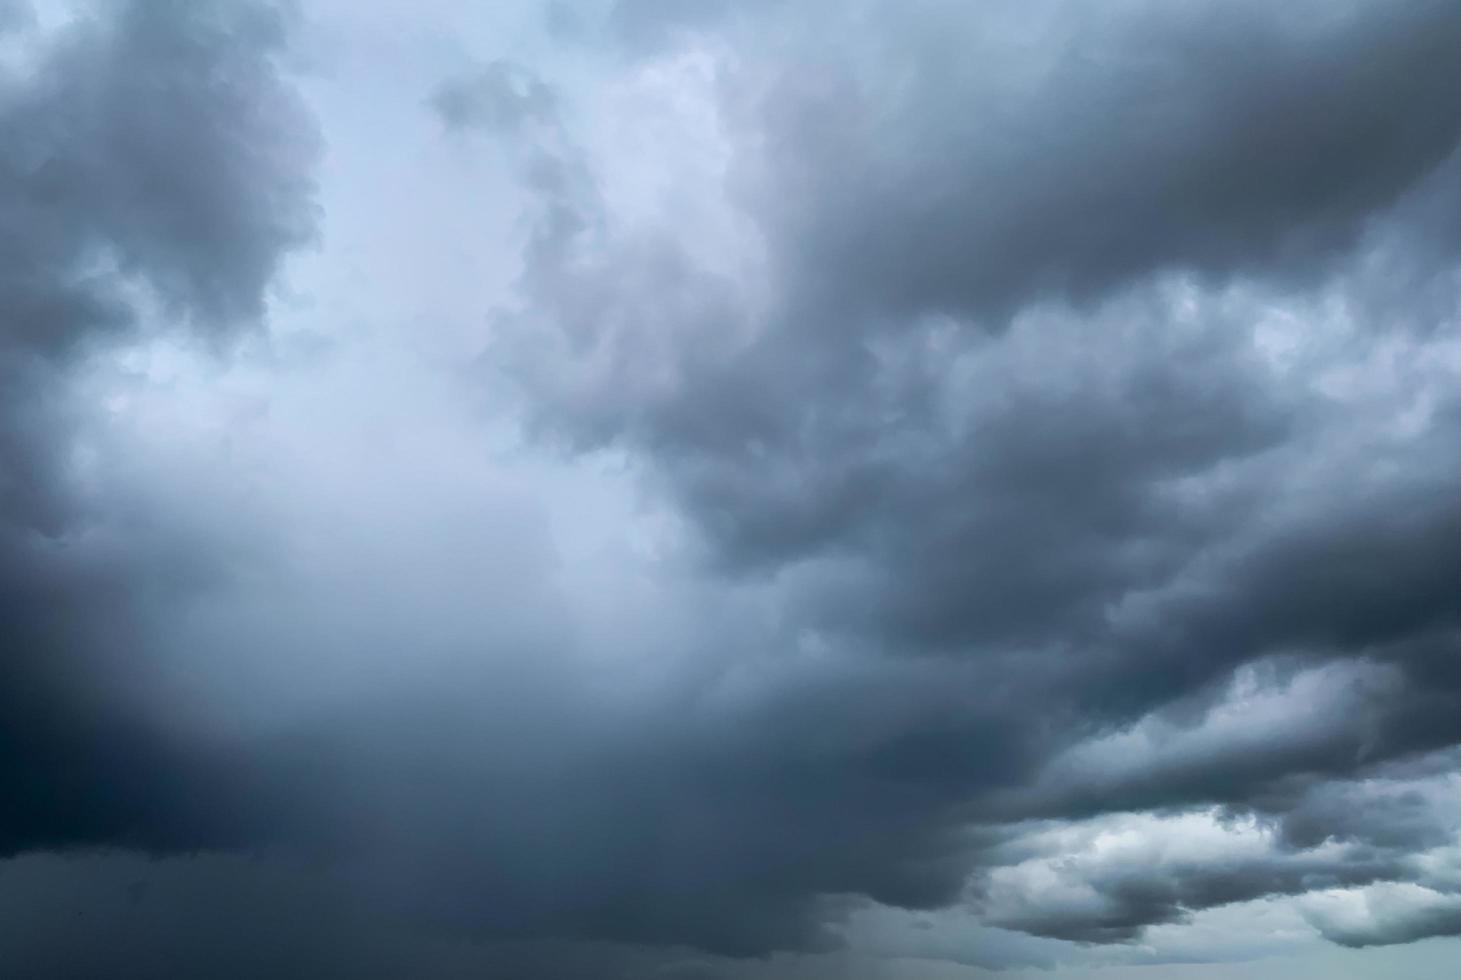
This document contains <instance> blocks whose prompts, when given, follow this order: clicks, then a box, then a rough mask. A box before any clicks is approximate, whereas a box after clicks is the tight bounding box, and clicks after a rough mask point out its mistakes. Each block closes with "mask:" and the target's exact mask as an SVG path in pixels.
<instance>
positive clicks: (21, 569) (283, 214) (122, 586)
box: [0, 2, 315, 852]
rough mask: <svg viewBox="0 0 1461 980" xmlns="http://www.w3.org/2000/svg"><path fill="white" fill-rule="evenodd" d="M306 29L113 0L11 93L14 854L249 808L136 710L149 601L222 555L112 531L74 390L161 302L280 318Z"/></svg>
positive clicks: (212, 324) (0, 97)
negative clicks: (299, 31) (299, 50)
mask: <svg viewBox="0 0 1461 980" xmlns="http://www.w3.org/2000/svg"><path fill="white" fill-rule="evenodd" d="M282 30H283V22H282V20H281V17H280V14H279V13H278V12H277V11H275V10H274V9H273V8H271V7H268V6H264V5H257V4H248V3H233V2H216V3H213V2H209V3H182V2H138V3H126V4H108V5H103V6H99V7H97V8H96V9H95V10H91V11H88V12H87V14H86V15H84V16H83V17H82V18H81V19H80V20H79V21H78V22H77V23H75V24H74V25H71V26H68V27H66V28H64V29H63V30H62V31H61V32H60V34H59V35H58V36H56V37H55V38H54V39H52V40H50V41H48V42H46V43H49V44H50V45H51V46H50V48H49V49H48V50H47V51H45V52H44V54H43V55H42V56H41V57H40V58H39V60H38V61H37V63H36V65H35V67H34V68H33V69H28V70H27V71H25V72H24V73H19V74H15V75H13V76H11V77H8V78H6V80H5V81H4V83H3V84H4V87H3V91H0V137H3V138H0V143H3V149H0V229H3V234H0V239H3V244H0V268H3V270H4V271H3V272H0V309H3V310H4V314H3V317H4V319H3V326H0V375H3V377H4V384H3V388H0V390H3V392H4V394H3V401H0V651H3V653H0V656H3V661H0V676H3V681H0V687H3V691H4V694H3V721H0V770H3V778H4V780H5V782H6V785H7V786H9V787H12V788H13V791H12V792H9V793H7V802H6V804H5V806H4V807H3V808H0V850H4V851H7V852H13V851H15V850H18V849H24V848H28V847H35V846H44V845H69V844H78V843H85V842H98V843H134V844H140V845H144V846H173V847H191V846H196V845H198V844H199V843H203V842H205V841H206V840H207V839H208V838H210V836H212V835H213V834H214V833H215V831H216V828H217V827H219V826H222V825H225V824H228V823H230V822H231V821H232V820H233V817H232V816H231V815H230V813H229V810H230V805H231V803H232V801H233V797H232V795H231V793H230V792H228V791H227V788H226V787H225V786H224V785H222V783H221V780H220V778H219V777H220V775H221V774H220V773H219V769H218V767H219V763H220V761H221V759H220V758H219V757H216V756H215V755H214V752H213V750H212V749H211V748H209V747H207V746H204V745H198V746H186V747H185V746H177V745H171V744H168V742H167V740H166V739H164V738H163V737H162V736H161V735H160V734H155V733H152V732H149V731H147V730H145V729H144V728H143V727H142V726H140V725H138V724H137V723H136V722H135V721H132V720H129V719H127V718H125V717H118V716H114V714H115V712H114V710H113V709H114V707H115V699H114V698H113V694H114V693H115V692H116V691H119V690H125V689H126V688H127V685H128V684H129V683H130V679H131V678H132V677H133V676H135V673H136V668H135V666H134V665H133V663H132V662H131V661H132V658H134V657H136V656H137V655H138V649H137V647H136V639H135V636H134V633H133V630H134V627H135V626H136V616H137V613H138V600H139V598H140V597H142V596H144V595H146V594H149V593H151V592H152V591H154V589H155V588H162V589H164V590H165V589H169V588H175V587H177V586H179V585H180V584H181V583H182V582H185V581H188V580H189V579H191V578H193V577H195V576H196V575H197V574H198V573H200V572H201V571H202V570H203V569H204V568H205V567H206V564H207V559H206V558H204V557H202V556H186V555H182V556H178V555H169V553H168V548H167V547H166V546H165V544H163V543H162V542H160V541H155V540H141V541H136V540H134V539H131V538H129V537H128V536H127V535H125V534H123V535H122V537H121V542H122V544H121V546H120V547H118V546H117V544H116V543H117V539H116V538H115V537H109V535H108V534H107V533H105V530H104V529H105V528H106V527H107V522H108V521H109V520H110V519H112V518H113V517H115V513H114V512H112V511H111V510H110V509H109V508H111V507H112V505H113V502H112V501H108V500H94V499H88V497H87V495H85V494H83V493H81V492H80V491H78V490H77V489H76V488H75V487H74V485H73V483H72V482H71V481H70V480H69V479H68V475H69V472H70V471H69V466H70V463H69V456H68V449H67V444H68V437H69V432H70V421H69V419H68V416H67V405H66V401H65V397H64V386H65V382H66V377H67V373H66V372H67V369H68V367H69V366H70V365H71V364H72V363H73V362H74V361H75V360H76V359H77V358H78V357H79V356H81V355H82V354H84V353H85V352H86V351H87V350H88V349H89V348H90V347H92V346H94V345H96V344H98V343H103V342H106V341H107V340H110V339H113V338H116V337H118V336H121V335H123V334H124V333H126V332H129V331H133V330H135V329H137V328H138V327H139V318H140V314H139V312H138V309H137V305H136V304H137V303H138V301H139V299H138V298H139V297H144V298H145V300H146V301H148V302H150V303H151V304H153V306H154V308H155V309H160V310H161V311H162V313H163V315H164V316H165V317H167V318H169V319H177V320H181V321H184V322H187V323H188V324H190V325H191V326H192V327H193V328H194V329H196V330H198V331H200V332H202V333H203V334H205V335H210V336H213V335H219V334H220V333H222V332H224V331H227V330H229V329H230V328H232V327H234V326H235V325H237V324H239V323H242V322H245V321H248V320H252V319H254V318H256V317H258V316H259V315H260V314H261V313H262V310H263V304H264V291H265V288H266V286H267V285H268V283H269V280H270V279H271V278H272V276H273V274H274V271H275V267H276V265H277V263H278V261H279V258H280V256H281V254H282V253H283V252H284V251H285V250H286V249H289V248H291V247H294V246H297V245H299V244H301V243H303V242H304V241H305V240H307V238H308V237H309V235H310V233H311V229H312V218H313V214H312V210H311V207H312V206H311V203H310V195H311V192H312V185H311V182H310V177H309V166H310V163H311V161H312V157H313V155H314V150H315V147H314V143H313V134H312V131H311V129H310V126H309V125H308V123H307V122H306V120H305V119H304V116H303V111H302V108H301V107H300V105H299V104H298V102H297V101H296V99H295V98H294V96H293V94H292V93H291V91H290V89H289V88H288V86H287V85H286V84H285V83H284V82H283V81H282V80H281V78H280V76H279V74H278V70H277V68H276V65H275V54H276V52H277V50H278V48H279V45H280V43H281V40H282ZM38 43H39V42H38ZM99 529H102V533H97V532H98V530H99ZM130 544H137V545H138V549H137V551H136V552H135V553H129V552H128V551H127V550H126V548H127V546H128V545H130ZM179 559H180V561H179Z"/></svg>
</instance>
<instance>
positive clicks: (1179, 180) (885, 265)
mask: <svg viewBox="0 0 1461 980" xmlns="http://www.w3.org/2000/svg"><path fill="white" fill-rule="evenodd" d="M871 9H872V11H873V13H871V14H870V15H869V19H870V20H871V21H872V22H873V25H874V29H878V28H881V29H882V30H884V31H886V33H887V34H888V35H889V36H890V37H891V41H888V42H884V43H882V44H880V45H872V46H871V48H870V50H871V53H870V54H865V55H863V57H861V58H851V59H847V60H845V61H843V60H838V59H836V58H835V56H834V58H833V59H832V60H831V65H830V67H828V68H826V69H825V70H823V71H821V72H817V71H814V70H813V69H811V68H807V69H803V68H800V67H796V68H791V69H788V70H778V69H773V75H772V77H771V79H770V80H769V81H768V82H766V83H765V85H766V87H765V89H764V92H763V93H762V94H760V96H759V102H757V103H756V106H755V108H754V109H753V110H752V111H753V112H754V113H755V114H756V119H757V124H758V125H759V127H760V128H761V129H762V132H761V134H760V135H761V136H762V137H763V138H764V139H765V140H766V146H767V149H766V154H767V157H768V159H767V160H766V161H765V165H766V168H767V170H766V171H765V180H766V184H765V186H764V187H763V188H760V190H761V192H762V193H764V194H765V195H766V205H765V206H766V209H767V214H768V220H770V221H773V222H776V223H778V224H779V225H780V229H779V231H780V234H781V235H782V236H784V237H783V239H782V240H783V242H784V245H785V250H784V255H783V260H784V261H785V262H786V263H787V264H788V265H789V266H791V268H792V269H793V270H794V272H795V274H796V275H797V276H798V279H799V288H800V289H803V290H810V291H812V292H813V293H814V295H815V301H816V302H818V303H819V304H821V303H825V304H831V305H833V306H834V307H837V308H838V310H839V311H840V312H844V313H846V314H850V315H852V316H856V315H857V314H858V313H859V311H860V308H864V307H866V308H871V309H875V310H878V311H881V312H886V313H889V314H892V315H905V314H911V313H917V312H920V311H926V310H935V311H941V312H950V313H955V314H959V315H967V316H972V317H975V318H983V317H993V318H996V319H997V318H1001V317H1004V316H1007V315H1009V314H1010V313H1011V312H1013V311H1015V310H1017V309H1018V308H1019V307H1020V306H1021V305H1022V304H1023V303H1025V302H1026V301H1028V300H1030V299H1031V298H1034V297H1038V296H1041V295H1050V294H1054V295H1060V296H1067V297H1071V298H1074V299H1078V300H1084V299H1089V298H1092V297H1097V296H1100V295H1102V294H1105V293H1107V292H1109V291H1110V290H1111V289H1113V288H1117V287H1119V286H1120V285H1121V284H1122V283H1124V282H1127V281H1129V280H1130V279H1132V278H1133V277H1138V276H1140V275H1142V274H1144V273H1147V272H1150V271H1152V270H1156V269H1190V270H1194V271H1196V272H1198V273H1200V274H1202V275H1204V276H1207V277H1211V278H1213V279H1224V278H1227V277H1229V276H1232V275H1239V274H1247V275H1253V276H1257V277H1260V278H1264V279H1277V280H1279V281H1289V280H1290V279H1291V277H1293V276H1296V275H1297V276H1308V277H1312V276H1313V275H1314V274H1316V273H1317V272H1319V271H1320V270H1322V268H1323V267H1324V264H1325V263H1326V262H1327V261H1328V260H1329V259H1331V258H1333V257H1334V256H1335V254H1336V253H1340V252H1343V251H1345V250H1347V249H1349V248H1351V247H1352V246H1354V245H1355V244H1356V243H1357V241H1358V240H1359V239H1360V238H1361V237H1362V235H1363V233H1364V231H1365V228H1366V223H1367V219H1368V218H1369V217H1370V216H1371V215H1372V214H1373V213H1374V212H1375V211H1376V209H1378V208H1383V207H1385V206H1388V205H1390V204H1393V203H1395V202H1396V201H1397V200H1398V199H1400V198H1401V197H1402V195H1403V194H1404V193H1405V192H1406V190H1407V189H1409V188H1410V187H1412V186H1413V185H1414V184H1415V183H1416V182H1417V181H1418V180H1420V179H1421V178H1423V177H1425V176H1426V175H1427V174H1429V173H1431V172H1432V171H1434V170H1435V169H1436V168H1437V167H1438V166H1439V165H1440V164H1441V163H1442V162H1443V161H1445V160H1446V159H1447V158H1448V157H1450V156H1451V155H1452V154H1453V153H1454V151H1455V149H1456V146H1457V140H1458V137H1461V110H1458V109H1457V108H1456V107H1455V106H1454V104H1453V101H1454V100H1451V99H1450V98H1448V96H1447V93H1448V92H1450V91H1451V90H1452V89H1454V88H1455V86H1456V84H1457V82H1458V81H1461V77H1458V69H1457V67H1456V64H1455V59H1454V58H1452V57H1451V52H1452V51H1453V50H1454V49H1455V47H1456V45H1457V43H1458V40H1461V12H1458V10H1457V8H1456V6H1455V5H1454V4H1453V3H1449V2H1446V0H1437V2H1429V0H1422V2H1412V3H1402V4H1398V5H1385V6H1381V5H1376V4H1340V5H1334V4H1317V3H1305V4H1297V5H1293V6H1292V7H1290V8H1286V9H1285V11H1284V12H1283V13H1282V14H1276V13H1274V12H1272V11H1270V10H1268V9H1266V8H1264V7H1261V6H1258V5H1253V4H1247V3H1242V4H1237V5H1224V6H1222V7H1219V6H1218V5H1215V4H1187V5H1182V6H1179V7H1172V6H1170V5H1156V4H1139V5H1135V6H1134V7H1130V8H1127V9H1125V10H1124V11H1123V12H1122V15H1118V16H1107V15H1105V14H1103V13H1099V12H1096V11H1095V10H1094V9H1091V10H1081V9H1079V8H1070V7H1061V8H1058V13H1057V8H1055V7H1053V6H1050V5H1036V6H1035V7H1033V8H1031V11H1030V13H1029V14H1028V15H1027V19H1028V20H1029V21H1033V22H1034V23H1036V24H1044V25H1045V26H1044V30H1043V32H1041V33H1034V32H1033V31H1029V30H1027V31H1026V32H1024V33H1015V34H1014V37H1015V41H1014V43H1013V44H1009V45H1008V47H1002V46H1001V44H1000V39H1004V38H1005V37H1006V35H1003V34H1001V33H1000V28H1001V26H1002V25H1004V24H1006V23H1007V22H1008V21H1010V20H1011V19H1013V20H1015V22H1016V23H1019V18H1018V16H1017V15H1015V16H1013V17H1012V15H1013V14H1014V11H1012V10H1011V9H1010V8H1009V7H1006V6H1004V5H995V7H994V8H993V9H990V8H988V7H985V8H981V9H980V10H979V12H978V15H977V16H972V15H971V11H970V9H969V8H967V7H962V6H961V5H955V4H942V3H930V4H924V5H921V6H920V8H919V13H920V15H921V16H920V17H906V16H903V15H902V12H901V11H899V12H897V13H895V12H893V11H892V10H890V9H888V8H885V7H882V6H880V5H872V8H871ZM1052 15H1055V16H1054V17H1053V18H1052ZM1042 16H1043V17H1046V18H1051V19H1050V20H1048V21H1043V20H1041V18H1042ZM832 34H833V36H834V37H836V36H837V33H836V29H835V28H833V29H832ZM1032 35H1033V36H1032ZM990 38H994V39H996V40H994V41H993V43H991V41H990V40H989V39H990ZM853 43H854V44H855V43H856V42H853ZM849 46H850V47H851V46H852V45H849ZM913 46H916V47H917V50H918V55H917V56H916V57H914V56H911V53H910V48H911V47H913ZM862 50H865V51H866V50H868V48H867V47H866V46H864V47H863V48H862ZM826 61H827V59H819V60H817V61H812V62H811V64H812V65H819V66H821V65H825V64H826ZM849 161H856V164H855V165H848V162H849ZM833 174H835V175H836V178H835V180H832V179H828V178H829V177H830V176H831V175H833ZM1417 244H1423V243H1417Z"/></svg>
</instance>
